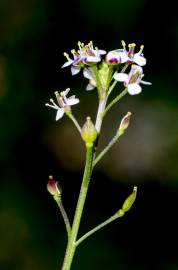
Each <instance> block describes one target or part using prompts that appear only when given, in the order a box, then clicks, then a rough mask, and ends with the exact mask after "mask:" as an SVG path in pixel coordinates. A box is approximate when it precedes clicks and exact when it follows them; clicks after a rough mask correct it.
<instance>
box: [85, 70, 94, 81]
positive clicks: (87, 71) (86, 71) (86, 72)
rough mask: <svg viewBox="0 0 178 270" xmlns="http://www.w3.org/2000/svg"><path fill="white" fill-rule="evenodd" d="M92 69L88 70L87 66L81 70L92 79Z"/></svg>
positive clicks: (86, 76)
mask: <svg viewBox="0 0 178 270" xmlns="http://www.w3.org/2000/svg"><path fill="white" fill-rule="evenodd" d="M91 73H92V71H90V70H89V69H87V68H84V70H83V76H84V77H85V78H87V79H89V80H93V77H92V74H91Z"/></svg>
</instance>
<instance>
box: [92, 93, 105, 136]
mask: <svg viewBox="0 0 178 270" xmlns="http://www.w3.org/2000/svg"><path fill="white" fill-rule="evenodd" d="M106 102H107V97H105V98H102V99H100V100H99V106H98V112H97V116H96V122H95V128H96V130H97V132H98V135H99V134H100V130H101V125H102V121H103V112H104V111H105V106H106Z"/></svg>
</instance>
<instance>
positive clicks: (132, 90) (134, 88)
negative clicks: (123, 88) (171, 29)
mask: <svg viewBox="0 0 178 270" xmlns="http://www.w3.org/2000/svg"><path fill="white" fill-rule="evenodd" d="M141 91H142V88H141V86H140V85H139V84H138V83H131V84H129V85H128V92H129V94H130V95H137V94H139V93H141Z"/></svg>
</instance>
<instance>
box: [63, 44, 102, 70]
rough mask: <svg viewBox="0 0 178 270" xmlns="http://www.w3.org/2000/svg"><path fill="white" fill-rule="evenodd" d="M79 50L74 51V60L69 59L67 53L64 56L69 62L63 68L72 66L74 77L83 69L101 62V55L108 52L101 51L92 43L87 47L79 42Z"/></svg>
mask: <svg viewBox="0 0 178 270" xmlns="http://www.w3.org/2000/svg"><path fill="white" fill-rule="evenodd" d="M78 47H79V50H78V51H75V50H72V51H71V53H72V54H73V59H71V58H70V57H69V55H68V54H67V53H64V56H65V57H66V58H67V62H66V63H64V65H63V66H62V68H64V67H67V66H71V73H72V75H75V74H78V73H79V72H80V70H81V68H82V67H84V66H85V65H90V64H95V63H98V62H100V61H101V55H103V54H106V51H104V50H99V49H98V48H97V47H95V48H94V47H93V42H92V41H90V42H89V43H88V44H87V45H84V43H81V42H80V41H79V42H78Z"/></svg>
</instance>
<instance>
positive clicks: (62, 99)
mask: <svg viewBox="0 0 178 270" xmlns="http://www.w3.org/2000/svg"><path fill="white" fill-rule="evenodd" d="M69 91H70V88H67V89H66V90H65V91H63V92H60V93H58V91H56V92H55V96H56V99H57V102H58V105H57V104H56V103H55V102H54V100H53V99H52V98H51V99H50V102H51V103H52V104H49V103H46V104H45V105H46V106H48V107H51V108H53V109H55V110H57V114H56V121H57V120H59V119H60V118H62V117H63V115H64V113H65V111H70V106H72V105H75V104H77V103H79V102H80V100H79V99H78V98H75V95H73V96H70V97H69V98H67V97H66V96H67V94H68V93H69Z"/></svg>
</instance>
